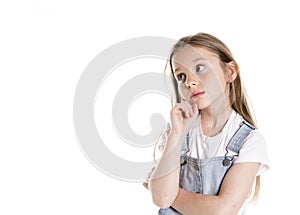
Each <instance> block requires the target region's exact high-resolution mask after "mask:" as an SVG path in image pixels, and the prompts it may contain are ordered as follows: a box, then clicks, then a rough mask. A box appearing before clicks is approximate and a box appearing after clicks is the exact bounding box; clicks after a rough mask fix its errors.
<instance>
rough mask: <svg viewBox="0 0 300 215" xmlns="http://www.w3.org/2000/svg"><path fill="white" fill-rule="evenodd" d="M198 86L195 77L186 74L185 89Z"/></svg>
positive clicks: (191, 74)
mask: <svg viewBox="0 0 300 215" xmlns="http://www.w3.org/2000/svg"><path fill="white" fill-rule="evenodd" d="M197 84H198V80H197V77H195V75H194V74H193V73H191V72H188V74H187V77H186V87H187V88H191V87H195V86H197Z"/></svg>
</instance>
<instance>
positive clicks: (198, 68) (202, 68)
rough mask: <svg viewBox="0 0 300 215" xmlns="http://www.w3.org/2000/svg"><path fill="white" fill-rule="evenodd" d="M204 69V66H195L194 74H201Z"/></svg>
mask: <svg viewBox="0 0 300 215" xmlns="http://www.w3.org/2000/svg"><path fill="white" fill-rule="evenodd" d="M204 69H205V66H203V65H202V64H199V65H197V66H196V72H202V71H203V70H204Z"/></svg>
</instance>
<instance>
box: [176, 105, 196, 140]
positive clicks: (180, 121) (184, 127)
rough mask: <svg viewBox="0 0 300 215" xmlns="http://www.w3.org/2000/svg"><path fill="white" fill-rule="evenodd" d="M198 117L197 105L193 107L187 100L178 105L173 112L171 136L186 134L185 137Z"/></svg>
mask: <svg viewBox="0 0 300 215" xmlns="http://www.w3.org/2000/svg"><path fill="white" fill-rule="evenodd" d="M198 115H199V111H198V109H197V105H196V104H194V105H193V106H191V105H190V104H189V102H187V101H185V100H183V101H182V102H181V103H176V105H175V106H174V107H173V108H172V110H171V124H172V130H171V134H175V135H181V134H182V133H183V132H184V134H183V135H185V133H186V132H188V130H189V129H190V128H191V126H192V123H193V122H194V121H195V120H196V118H197V116H198Z"/></svg>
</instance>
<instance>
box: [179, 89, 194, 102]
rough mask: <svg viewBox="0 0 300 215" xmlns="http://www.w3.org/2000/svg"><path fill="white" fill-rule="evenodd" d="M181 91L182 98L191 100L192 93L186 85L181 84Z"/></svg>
mask: <svg viewBox="0 0 300 215" xmlns="http://www.w3.org/2000/svg"><path fill="white" fill-rule="evenodd" d="M179 91H180V94H181V96H182V98H184V99H185V100H186V101H190V99H191V95H190V92H189V90H188V89H187V88H186V87H184V86H180V87H179Z"/></svg>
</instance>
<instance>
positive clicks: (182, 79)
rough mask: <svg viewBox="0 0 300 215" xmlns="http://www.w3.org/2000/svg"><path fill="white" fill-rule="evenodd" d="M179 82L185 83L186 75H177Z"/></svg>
mask: <svg viewBox="0 0 300 215" xmlns="http://www.w3.org/2000/svg"><path fill="white" fill-rule="evenodd" d="M177 80H178V81H184V80H185V74H183V73H180V74H178V75H177Z"/></svg>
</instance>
